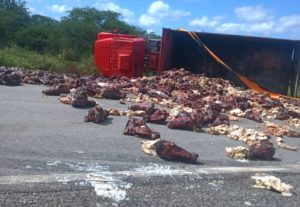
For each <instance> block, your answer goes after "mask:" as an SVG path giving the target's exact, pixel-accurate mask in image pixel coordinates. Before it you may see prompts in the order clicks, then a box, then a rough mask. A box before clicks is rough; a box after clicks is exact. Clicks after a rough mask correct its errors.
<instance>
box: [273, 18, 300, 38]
mask: <svg viewBox="0 0 300 207" xmlns="http://www.w3.org/2000/svg"><path fill="white" fill-rule="evenodd" d="M289 29H296V30H298V29H300V15H290V16H283V17H280V18H279V20H278V24H277V27H276V32H284V31H287V30H289ZM299 34H300V33H299ZM298 38H299V37H298Z"/></svg>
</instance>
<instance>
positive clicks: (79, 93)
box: [71, 88, 96, 108]
mask: <svg viewBox="0 0 300 207" xmlns="http://www.w3.org/2000/svg"><path fill="white" fill-rule="evenodd" d="M71 104H72V106H73V107H75V108H86V107H94V106H95V105H96V102H95V101H93V100H88V96H87V92H86V90H85V89H84V88H77V89H76V92H75V94H74V95H73V96H72V102H71Z"/></svg>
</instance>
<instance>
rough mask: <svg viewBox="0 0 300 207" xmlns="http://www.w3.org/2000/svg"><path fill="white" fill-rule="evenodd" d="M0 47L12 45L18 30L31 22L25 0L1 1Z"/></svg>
mask: <svg viewBox="0 0 300 207" xmlns="http://www.w3.org/2000/svg"><path fill="white" fill-rule="evenodd" d="M0 17H1V18H0V47H3V46H7V45H10V44H11V43H13V42H12V40H13V38H14V35H15V33H16V32H17V31H19V30H21V29H22V28H24V27H26V26H27V25H28V24H29V13H28V10H27V8H26V7H25V1H14V0H1V1H0Z"/></svg>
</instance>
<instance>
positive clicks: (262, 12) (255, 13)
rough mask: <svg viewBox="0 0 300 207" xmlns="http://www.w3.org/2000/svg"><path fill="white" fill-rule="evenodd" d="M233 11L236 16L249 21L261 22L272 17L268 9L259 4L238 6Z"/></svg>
mask: <svg viewBox="0 0 300 207" xmlns="http://www.w3.org/2000/svg"><path fill="white" fill-rule="evenodd" d="M234 13H235V15H236V17H237V18H239V19H241V20H246V21H250V22H251V21H254V22H263V21H266V20H271V19H273V16H272V15H271V13H270V11H269V10H267V9H265V8H264V7H262V6H261V5H257V6H244V7H239V8H236V9H235V10H234Z"/></svg>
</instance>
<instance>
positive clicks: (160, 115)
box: [143, 109, 168, 124]
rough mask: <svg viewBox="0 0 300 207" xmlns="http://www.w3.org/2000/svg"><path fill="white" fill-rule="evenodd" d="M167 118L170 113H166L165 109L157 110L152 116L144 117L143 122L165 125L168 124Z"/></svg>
mask: <svg viewBox="0 0 300 207" xmlns="http://www.w3.org/2000/svg"><path fill="white" fill-rule="evenodd" d="M167 117H168V112H166V111H165V110H163V109H156V110H154V112H153V114H151V115H149V114H146V115H145V116H144V117H143V120H144V121H145V122H149V123H155V124H164V123H165V122H166V119H167Z"/></svg>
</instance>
